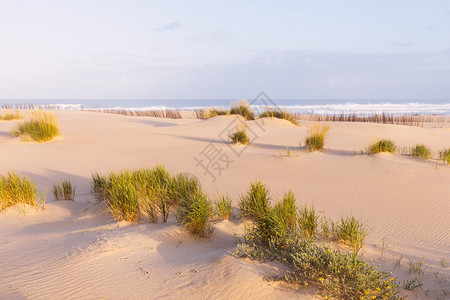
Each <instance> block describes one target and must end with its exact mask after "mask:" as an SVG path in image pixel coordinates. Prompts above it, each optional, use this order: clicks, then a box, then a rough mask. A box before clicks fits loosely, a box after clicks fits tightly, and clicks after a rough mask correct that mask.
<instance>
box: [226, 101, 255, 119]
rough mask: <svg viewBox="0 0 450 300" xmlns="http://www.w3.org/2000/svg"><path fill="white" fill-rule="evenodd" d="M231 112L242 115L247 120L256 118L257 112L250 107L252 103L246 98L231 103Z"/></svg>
mask: <svg viewBox="0 0 450 300" xmlns="http://www.w3.org/2000/svg"><path fill="white" fill-rule="evenodd" d="M230 114H232V115H240V116H242V117H243V118H244V119H245V120H254V119H255V114H254V113H253V111H252V110H251V109H250V104H249V103H248V102H247V101H246V100H239V101H237V102H236V103H233V104H231V109H230Z"/></svg>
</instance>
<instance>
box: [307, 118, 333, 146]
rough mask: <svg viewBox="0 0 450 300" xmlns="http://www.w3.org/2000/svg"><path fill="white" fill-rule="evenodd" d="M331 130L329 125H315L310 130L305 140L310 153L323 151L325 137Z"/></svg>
mask: <svg viewBox="0 0 450 300" xmlns="http://www.w3.org/2000/svg"><path fill="white" fill-rule="evenodd" d="M329 130H330V127H329V126H327V125H321V124H315V125H313V126H312V127H311V128H310V129H309V130H308V136H307V137H306V139H305V142H306V146H307V147H308V150H309V151H317V150H323V146H324V143H325V135H326V134H327V132H328V131H329Z"/></svg>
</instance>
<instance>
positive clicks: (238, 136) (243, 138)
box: [228, 125, 250, 145]
mask: <svg viewBox="0 0 450 300" xmlns="http://www.w3.org/2000/svg"><path fill="white" fill-rule="evenodd" d="M228 137H229V138H230V139H231V141H232V142H233V143H236V144H242V145H248V144H250V139H249V137H248V133H247V127H245V126H243V125H242V126H238V127H236V128H235V129H234V131H233V132H232V133H230V135H229V136H228Z"/></svg>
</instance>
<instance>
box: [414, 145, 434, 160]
mask: <svg viewBox="0 0 450 300" xmlns="http://www.w3.org/2000/svg"><path fill="white" fill-rule="evenodd" d="M411 156H412V157H419V158H423V159H429V158H430V157H431V150H430V149H429V148H428V147H427V146H425V145H415V146H414V147H412V148H411Z"/></svg>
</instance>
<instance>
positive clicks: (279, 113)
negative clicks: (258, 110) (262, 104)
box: [260, 109, 298, 125]
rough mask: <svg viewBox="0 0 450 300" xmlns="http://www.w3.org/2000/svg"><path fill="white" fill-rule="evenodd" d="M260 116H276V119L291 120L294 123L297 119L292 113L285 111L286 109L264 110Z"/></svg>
mask: <svg viewBox="0 0 450 300" xmlns="http://www.w3.org/2000/svg"><path fill="white" fill-rule="evenodd" d="M260 117H261V118H278V119H284V120H287V121H289V122H291V123H292V124H294V125H298V124H297V119H296V118H295V116H294V114H292V113H290V112H288V111H286V110H270V109H268V110H266V111H265V112H263V113H262V114H261V115H260Z"/></svg>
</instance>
